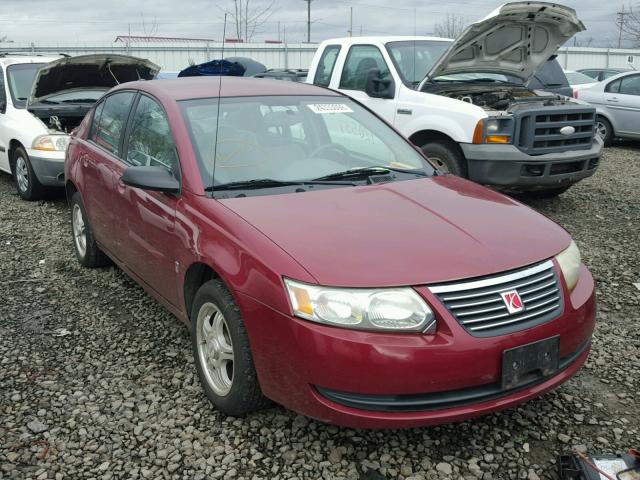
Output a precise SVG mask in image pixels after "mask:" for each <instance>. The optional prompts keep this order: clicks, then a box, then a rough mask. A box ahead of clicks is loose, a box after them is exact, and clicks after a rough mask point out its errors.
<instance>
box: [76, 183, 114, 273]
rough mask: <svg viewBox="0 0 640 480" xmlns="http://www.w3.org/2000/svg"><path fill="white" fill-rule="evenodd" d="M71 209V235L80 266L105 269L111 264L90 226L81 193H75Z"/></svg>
mask: <svg viewBox="0 0 640 480" xmlns="http://www.w3.org/2000/svg"><path fill="white" fill-rule="evenodd" d="M69 204H70V205H69V206H70V207H71V233H72V235H73V248H74V251H75V252H76V258H77V259H78V262H80V265H82V266H83V267H88V268H95V267H103V266H105V265H108V264H109V263H110V260H109V257H107V256H106V255H105V253H104V252H103V251H102V250H100V247H98V244H97V243H96V239H95V237H94V236H93V230H91V226H90V225H89V218H88V217H87V212H86V211H85V209H84V205H83V203H82V197H81V196H80V193H78V192H75V193H74V194H73V196H72V197H71V201H70V202H69Z"/></svg>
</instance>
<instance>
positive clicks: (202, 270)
mask: <svg viewBox="0 0 640 480" xmlns="http://www.w3.org/2000/svg"><path fill="white" fill-rule="evenodd" d="M213 279H218V280H221V281H222V282H223V283H224V284H225V286H226V287H227V289H228V290H229V292H231V290H230V289H229V286H228V285H227V283H226V282H225V281H224V279H223V278H222V276H221V275H220V274H219V273H218V272H217V271H216V270H215V269H214V268H213V267H212V266H211V265H209V264H207V263H204V262H201V261H196V262H194V263H192V264H191V265H189V267H188V268H187V270H186V272H185V274H184V281H183V287H182V292H183V298H184V309H185V312H186V313H187V318H189V319H190V318H191V308H192V307H193V300H194V299H195V297H196V293H197V292H198V289H199V288H200V287H201V286H202V285H203V284H205V283H206V282H208V281H209V280H213Z"/></svg>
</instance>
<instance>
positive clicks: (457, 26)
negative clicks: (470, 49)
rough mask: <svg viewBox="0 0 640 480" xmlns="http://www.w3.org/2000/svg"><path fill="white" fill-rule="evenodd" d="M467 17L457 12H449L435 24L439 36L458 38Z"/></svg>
mask: <svg viewBox="0 0 640 480" xmlns="http://www.w3.org/2000/svg"><path fill="white" fill-rule="evenodd" d="M466 23H467V21H466V19H465V18H464V17H463V16H461V15H458V14H457V13H453V12H449V13H447V15H446V17H444V18H443V19H442V20H441V21H440V22H438V23H436V24H435V25H434V27H433V28H434V31H435V32H436V35H437V36H438V37H444V38H456V37H457V36H458V35H460V34H461V33H462V31H463V30H464V27H465V26H466Z"/></svg>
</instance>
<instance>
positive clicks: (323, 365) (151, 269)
mask: <svg viewBox="0 0 640 480" xmlns="http://www.w3.org/2000/svg"><path fill="white" fill-rule="evenodd" d="M218 81H219V79H211V78H194V79H178V80H166V81H150V82H134V83H127V84H123V85H120V86H118V87H116V88H114V89H113V90H111V91H110V92H109V93H108V94H107V95H106V96H104V97H103V98H102V100H101V101H100V102H98V103H97V104H96V106H95V108H94V109H93V110H92V112H90V113H89V114H88V115H87V117H86V118H85V120H84V121H83V122H82V125H81V126H80V128H79V129H78V130H77V132H76V133H75V135H74V136H73V138H72V140H71V143H70V146H69V149H68V152H67V160H66V165H65V174H66V178H67V185H66V187H67V193H68V198H69V201H70V204H71V218H72V226H73V238H74V245H75V252H76V256H77V258H78V260H79V262H80V263H81V264H82V265H84V266H87V267H97V266H100V265H105V264H106V263H107V262H108V261H109V260H112V261H113V262H115V263H116V264H117V265H118V266H119V267H120V268H122V269H123V270H124V271H125V272H127V273H128V274H129V275H130V276H131V277H132V278H134V279H135V280H136V281H137V282H138V283H140V285H142V286H143V287H144V288H145V289H146V290H147V291H148V292H149V293H150V294H151V295H153V296H154V297H155V298H157V299H158V300H159V301H160V302H161V303H162V304H163V305H165V306H166V307H167V308H168V309H169V310H170V311H171V312H173V313H174V314H175V315H176V316H177V317H178V318H179V319H180V320H182V321H184V322H185V323H187V324H189V325H190V328H191V335H192V339H193V352H194V358H195V363H196V368H197V371H198V375H199V376H200V380H201V382H202V386H203V388H204V391H205V393H206V395H207V397H208V398H209V400H210V401H211V402H212V403H213V405H215V406H216V407H217V408H218V409H219V410H221V411H223V412H225V413H227V414H230V415H242V414H245V413H247V412H250V411H252V410H255V409H256V408H258V407H260V406H261V405H263V404H264V403H265V399H266V398H269V399H272V400H274V401H276V402H278V403H280V404H282V405H284V406H286V407H288V408H290V409H292V410H295V411H297V412H300V413H302V414H305V415H308V416H311V417H314V418H316V419H319V420H321V421H324V422H331V423H336V424H340V425H346V426H352V427H409V426H418V425H429V424H436V423H442V422H451V421H458V420H463V419H466V418H470V417H473V416H477V415H481V414H486V413H490V412H495V411H497V410H500V409H503V408H507V407H511V406H513V405H517V404H519V403H521V402H523V401H525V400H528V399H530V398H533V397H536V396H538V395H541V394H542V393H544V392H546V391H548V390H550V389H552V388H554V387H557V386H558V385H560V384H561V383H562V382H564V381H566V380H567V379H568V378H570V377H571V376H572V375H574V374H575V373H576V372H577V371H578V370H579V369H580V367H581V366H582V365H583V364H584V362H585V361H586V359H587V356H588V353H589V349H590V339H591V334H592V331H593V327H594V319H595V299H594V284H593V279H592V277H591V275H590V274H589V272H588V271H587V269H586V268H585V267H584V265H582V264H581V262H580V254H579V252H578V249H577V247H576V245H575V243H574V242H573V241H572V240H571V237H570V236H569V234H568V233H567V232H566V231H565V230H563V229H562V228H560V227H559V226H557V225H556V224H554V223H552V222H551V221H550V220H548V219H547V218H545V217H543V216H542V215H539V214H537V213H536V212H534V211H532V210H530V209H529V208H527V207H525V206H523V205H521V204H520V203H518V202H516V201H514V200H512V199H510V198H508V197H505V196H503V195H501V194H498V193H496V192H494V191H491V190H488V189H486V188H484V187H481V186H479V185H476V184H473V183H471V182H468V181H466V180H463V179H461V178H458V177H455V176H452V175H442V174H439V173H438V172H437V171H436V170H434V168H433V167H432V166H431V165H430V164H429V163H428V162H427V161H426V160H425V158H424V157H423V156H422V155H421V154H420V153H419V152H418V151H416V149H415V148H414V147H413V146H412V145H411V144H410V143H408V142H407V141H406V140H404V139H403V138H402V137H401V136H400V135H399V134H398V133H396V132H395V131H394V130H393V129H392V128H391V127H389V126H388V125H387V124H386V123H385V122H383V121H382V120H380V119H379V118H378V117H376V116H375V115H374V114H373V113H371V112H370V111H368V110H367V109H366V108H364V107H362V106H361V105H360V104H358V103H357V102H355V101H354V100H351V99H349V98H348V97H345V96H343V95H341V94H339V93H336V92H332V91H329V90H325V89H321V88H318V87H314V86H311V85H305V84H293V83H289V82H276V81H268V80H257V79H244V78H232V77H228V78H223V80H222V84H221V86H220V85H219V83H218Z"/></svg>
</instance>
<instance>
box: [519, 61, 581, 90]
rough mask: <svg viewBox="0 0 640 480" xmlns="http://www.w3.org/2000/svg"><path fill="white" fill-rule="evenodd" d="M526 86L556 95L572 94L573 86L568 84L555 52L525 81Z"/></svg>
mask: <svg viewBox="0 0 640 480" xmlns="http://www.w3.org/2000/svg"><path fill="white" fill-rule="evenodd" d="M526 86H527V88H530V89H532V90H543V91H545V92H549V93H555V94H556V95H564V96H565V97H571V96H573V88H571V85H569V81H568V80H567V77H566V75H565V74H564V71H563V70H562V67H561V66H560V64H559V63H558V60H557V59H556V55H555V54H554V55H552V56H551V57H550V58H549V59H548V60H547V61H546V62H544V63H543V64H542V65H540V67H539V68H538V70H537V71H536V73H534V74H533V76H532V77H531V78H530V79H529V81H528V82H527V83H526Z"/></svg>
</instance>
